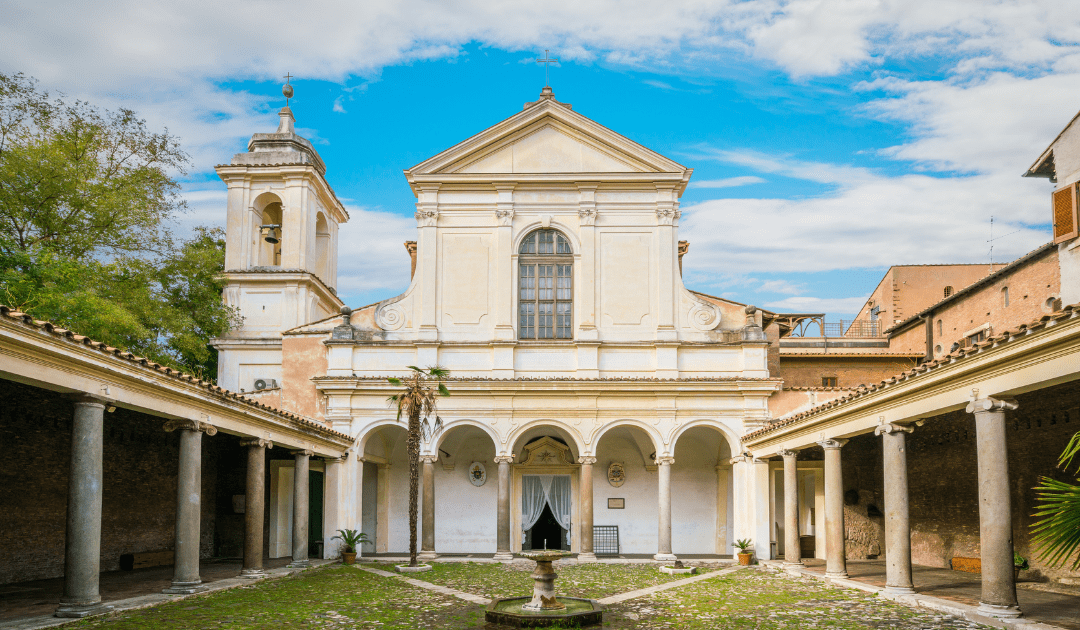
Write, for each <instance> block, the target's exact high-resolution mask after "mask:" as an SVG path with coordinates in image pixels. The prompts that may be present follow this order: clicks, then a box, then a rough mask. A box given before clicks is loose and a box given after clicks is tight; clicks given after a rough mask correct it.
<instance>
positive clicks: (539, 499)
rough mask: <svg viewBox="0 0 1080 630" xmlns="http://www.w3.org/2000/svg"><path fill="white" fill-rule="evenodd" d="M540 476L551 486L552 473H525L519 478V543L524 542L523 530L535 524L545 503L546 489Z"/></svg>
mask: <svg viewBox="0 0 1080 630" xmlns="http://www.w3.org/2000/svg"><path fill="white" fill-rule="evenodd" d="M542 477H547V485H548V487H550V486H551V477H552V475H525V476H523V477H522V478H521V544H525V532H526V531H528V530H529V529H531V528H532V526H533V525H536V521H538V520H540V514H542V513H543V511H544V506H545V505H547V490H546V489H545V488H544V483H543V480H542V479H541V478H542Z"/></svg>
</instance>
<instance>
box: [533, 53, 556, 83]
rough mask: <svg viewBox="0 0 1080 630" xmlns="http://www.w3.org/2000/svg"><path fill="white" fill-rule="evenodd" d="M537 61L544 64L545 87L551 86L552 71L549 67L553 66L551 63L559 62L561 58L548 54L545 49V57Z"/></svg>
mask: <svg viewBox="0 0 1080 630" xmlns="http://www.w3.org/2000/svg"><path fill="white" fill-rule="evenodd" d="M536 63H542V64H544V87H551V73H550V72H549V69H550V68H551V64H553V63H559V60H558V59H556V58H553V57H551V56H550V55H548V51H547V49H544V58H543V59H537V60H536Z"/></svg>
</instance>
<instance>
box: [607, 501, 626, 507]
mask: <svg viewBox="0 0 1080 630" xmlns="http://www.w3.org/2000/svg"><path fill="white" fill-rule="evenodd" d="M607 507H608V509H609V510H625V509H626V499H608V500H607Z"/></svg>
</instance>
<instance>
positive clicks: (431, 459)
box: [420, 455, 439, 464]
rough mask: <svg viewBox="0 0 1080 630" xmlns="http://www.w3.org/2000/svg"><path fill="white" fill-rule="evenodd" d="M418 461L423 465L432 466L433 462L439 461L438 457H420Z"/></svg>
mask: <svg viewBox="0 0 1080 630" xmlns="http://www.w3.org/2000/svg"><path fill="white" fill-rule="evenodd" d="M420 461H421V462H423V463H425V464H434V463H435V462H437V461H439V457H438V455H421V456H420Z"/></svg>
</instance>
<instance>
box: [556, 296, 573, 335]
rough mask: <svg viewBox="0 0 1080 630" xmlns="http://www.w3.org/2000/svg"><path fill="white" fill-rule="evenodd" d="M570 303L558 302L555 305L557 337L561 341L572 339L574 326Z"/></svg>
mask: <svg viewBox="0 0 1080 630" xmlns="http://www.w3.org/2000/svg"><path fill="white" fill-rule="evenodd" d="M571 319H572V318H571V309H570V302H558V303H556V305H555V326H556V334H555V336H556V337H557V338H559V339H570V338H571V337H573V335H571V334H570V329H571V326H572V322H571Z"/></svg>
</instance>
